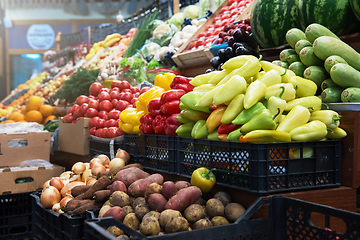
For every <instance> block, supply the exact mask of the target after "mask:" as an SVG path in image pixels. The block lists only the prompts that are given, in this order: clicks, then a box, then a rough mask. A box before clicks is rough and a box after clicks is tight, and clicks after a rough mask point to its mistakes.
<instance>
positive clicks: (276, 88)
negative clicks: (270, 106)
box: [265, 83, 296, 101]
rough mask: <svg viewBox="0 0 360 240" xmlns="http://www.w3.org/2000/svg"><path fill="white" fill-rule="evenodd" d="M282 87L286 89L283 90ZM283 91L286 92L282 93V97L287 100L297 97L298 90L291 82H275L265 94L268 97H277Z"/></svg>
mask: <svg viewBox="0 0 360 240" xmlns="http://www.w3.org/2000/svg"><path fill="white" fill-rule="evenodd" d="M282 87H284V88H285V90H283V89H282ZM282 91H284V93H283V94H282V96H281V99H284V100H285V101H291V100H293V99H295V94H296V91H295V88H294V86H293V85H292V84H291V83H279V84H274V85H272V86H270V87H268V88H267V89H266V94H265V96H266V97H267V98H270V97H272V96H274V97H277V96H279V95H280V94H281V92H282Z"/></svg>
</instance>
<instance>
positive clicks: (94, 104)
mask: <svg viewBox="0 0 360 240" xmlns="http://www.w3.org/2000/svg"><path fill="white" fill-rule="evenodd" d="M88 107H89V108H95V109H98V108H99V101H98V100H96V99H90V100H89V103H88Z"/></svg>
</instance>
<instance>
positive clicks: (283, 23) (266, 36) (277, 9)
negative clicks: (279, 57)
mask: <svg viewBox="0 0 360 240" xmlns="http://www.w3.org/2000/svg"><path fill="white" fill-rule="evenodd" d="M295 1H296V0H256V2H255V4H254V7H253V9H252V11H251V16H250V25H251V31H252V33H253V37H254V39H255V41H256V42H257V43H258V44H259V45H260V46H261V47H263V48H272V47H278V46H280V45H284V44H286V38H285V35H286V33H287V31H289V29H291V28H295V27H297V22H296V16H297V14H296V9H297V7H296V5H295Z"/></svg>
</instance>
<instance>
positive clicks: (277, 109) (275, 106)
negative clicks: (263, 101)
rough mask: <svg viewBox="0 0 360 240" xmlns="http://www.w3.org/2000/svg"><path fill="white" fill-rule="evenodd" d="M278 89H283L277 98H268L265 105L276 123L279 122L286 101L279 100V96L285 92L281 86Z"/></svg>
mask: <svg viewBox="0 0 360 240" xmlns="http://www.w3.org/2000/svg"><path fill="white" fill-rule="evenodd" d="M280 88H282V89H283V91H282V92H281V93H280V95H279V96H278V97H274V96H272V97H270V98H269V100H268V104H267V108H268V109H269V110H270V113H271V114H272V115H273V118H274V122H276V123H278V122H280V118H281V116H282V113H283V112H284V110H285V107H286V101H285V100H284V99H281V96H282V95H283V93H284V91H285V87H283V86H281V87H280Z"/></svg>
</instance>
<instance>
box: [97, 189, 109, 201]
mask: <svg viewBox="0 0 360 240" xmlns="http://www.w3.org/2000/svg"><path fill="white" fill-rule="evenodd" d="M110 193H111V191H110V190H100V191H97V192H95V193H94V200H95V202H105V201H106V200H107V199H108V198H109V197H110Z"/></svg>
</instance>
